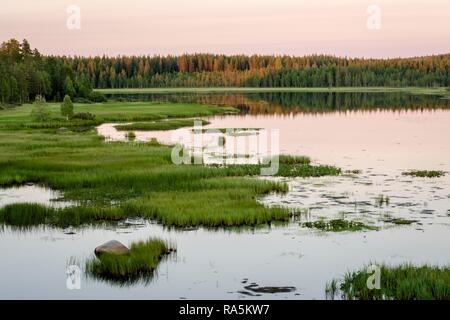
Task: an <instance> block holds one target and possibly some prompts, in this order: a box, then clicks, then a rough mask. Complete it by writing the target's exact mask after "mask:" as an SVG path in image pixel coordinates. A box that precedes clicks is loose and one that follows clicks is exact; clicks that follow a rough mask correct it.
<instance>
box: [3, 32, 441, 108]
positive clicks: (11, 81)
mask: <svg viewBox="0 0 450 320" xmlns="http://www.w3.org/2000/svg"><path fill="white" fill-rule="evenodd" d="M366 86H367V87H369V86H393V87H400V86H420V87H431V86H450V54H443V55H434V56H427V57H417V58H396V59H351V58H338V57H334V56H325V55H312V56H305V57H292V56H259V55H252V56H246V55H234V56H225V55H216V54H186V55H182V56H119V57H106V56H102V57H66V56H62V57H61V56H60V57H58V56H43V55H41V54H40V53H39V51H38V50H36V49H31V47H30V44H29V43H28V41H26V40H23V41H22V42H19V41H17V40H14V39H12V40H9V41H7V42H4V43H3V44H2V45H1V48H0V95H1V99H0V101H1V103H2V104H20V103H23V102H27V101H30V100H32V99H33V98H34V97H35V96H36V95H37V94H40V95H43V96H45V97H46V98H47V99H51V100H56V101H60V100H62V98H63V97H64V96H65V95H66V94H67V95H69V96H71V97H72V98H74V99H75V100H91V101H100V100H102V99H103V97H102V96H101V95H100V94H98V93H93V92H92V88H144V87H366Z"/></svg>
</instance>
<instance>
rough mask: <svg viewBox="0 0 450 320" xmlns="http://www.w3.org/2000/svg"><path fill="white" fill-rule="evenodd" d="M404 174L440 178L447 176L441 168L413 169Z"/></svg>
mask: <svg viewBox="0 0 450 320" xmlns="http://www.w3.org/2000/svg"><path fill="white" fill-rule="evenodd" d="M402 175H404V176H410V177H420V178H440V177H443V176H445V172H444V171H439V170H412V171H407V172H403V173H402Z"/></svg>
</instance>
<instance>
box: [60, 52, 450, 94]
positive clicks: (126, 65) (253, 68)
mask: <svg viewBox="0 0 450 320" xmlns="http://www.w3.org/2000/svg"><path fill="white" fill-rule="evenodd" d="M64 59H65V61H66V63H68V64H70V66H71V68H72V70H73V71H74V72H75V73H76V74H77V75H78V76H81V77H83V78H85V79H90V81H91V84H92V86H93V87H95V88H141V87H142V88H144V87H335V86H336V87H337V86H352V87H353V86H358V87H360V86H421V87H431V86H449V85H450V76H449V73H450V70H449V69H450V54H445V55H435V56H428V57H419V58H405V59H400V58H399V59H349V58H337V57H332V56H323V55H314V56H306V57H291V56H257V55H254V56H245V55H237V56H224V55H212V54H192V55H183V56H178V57H177V56H139V57H137V56H131V57H128V56H123V57H112V58H110V57H90V58H86V57H74V58H64Z"/></svg>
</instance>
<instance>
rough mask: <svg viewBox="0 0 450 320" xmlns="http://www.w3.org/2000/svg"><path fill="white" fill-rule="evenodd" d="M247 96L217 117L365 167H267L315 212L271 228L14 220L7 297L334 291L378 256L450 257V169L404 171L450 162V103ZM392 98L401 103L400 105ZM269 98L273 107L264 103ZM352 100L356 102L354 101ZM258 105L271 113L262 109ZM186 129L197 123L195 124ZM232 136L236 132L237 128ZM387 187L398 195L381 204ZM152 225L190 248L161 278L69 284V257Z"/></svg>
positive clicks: (222, 124)
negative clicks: (306, 174)
mask: <svg viewBox="0 0 450 320" xmlns="http://www.w3.org/2000/svg"><path fill="white" fill-rule="evenodd" d="M230 97H231V98H230ZM319 97H320V96H319ZM166 98H167V97H166ZM191 98H192V97H191ZM244 98H245V101H244V100H242V99H244ZM244 98H242V96H238V95H236V96H233V95H227V96H226V97H225V98H224V97H222V98H221V99H226V101H231V100H233V99H234V100H235V101H238V102H242V103H244V102H245V103H247V104H246V105H245V106H243V105H242V104H241V107H242V109H243V110H247V113H246V114H244V115H230V116H217V117H212V118H209V119H208V120H209V121H210V122H211V124H210V125H208V126H206V127H205V128H263V129H266V130H271V129H280V150H281V152H283V153H289V154H298V155H308V156H311V157H312V158H313V160H314V161H315V162H317V163H323V164H334V165H337V166H340V167H342V168H343V169H344V170H347V169H349V170H352V169H359V170H361V173H359V174H355V175H343V176H339V177H323V178H311V179H281V178H267V179H276V180H283V181H286V182H287V183H288V184H289V187H290V191H289V193H288V194H286V195H269V196H267V197H264V198H261V199H259V201H261V202H262V203H264V204H266V205H269V206H270V205H283V206H287V207H289V208H296V209H302V212H303V214H302V215H301V216H300V217H299V218H298V219H300V220H299V221H292V222H291V223H289V224H288V225H284V226H276V227H271V228H269V227H265V228H260V229H256V230H248V229H247V230H241V231H240V232H237V231H223V230H222V231H220V230H205V229H202V228H200V229H195V230H190V231H188V230H185V231H181V230H169V229H166V228H164V227H162V226H160V225H157V224H152V223H149V222H145V221H139V220H137V221H136V220H134V221H128V223H122V224H121V225H120V226H118V227H108V228H97V229H94V228H84V229H79V230H72V231H75V234H71V233H72V232H67V230H61V229H54V228H49V227H45V228H44V227H41V228H34V229H32V230H28V231H19V230H16V229H12V228H10V227H8V226H3V227H2V228H3V229H2V232H1V233H0V238H1V241H0V255H1V256H2V257H3V258H4V259H3V258H2V264H0V286H1V289H0V298H63V299H78V298H125V299H126V298H144V299H145V298H157V299H163V298H170V299H171V298H173V299H180V298H211V299H216V298H217V299H219V298H222V299H228V298H246V299H248V298H265V299H309V298H316V299H323V298H325V292H324V289H325V285H326V282H328V281H330V280H332V279H333V278H335V277H342V275H343V274H344V273H345V272H347V271H351V270H354V269H359V268H361V267H362V266H363V265H365V264H368V263H370V262H378V263H381V262H387V263H392V264H399V263H404V262H411V263H416V264H421V263H431V264H439V265H444V264H449V263H450V252H449V250H448V243H449V241H450V174H447V175H446V176H444V177H441V178H433V179H429V178H413V177H409V176H403V175H402V172H403V171H405V170H409V169H428V170H430V169H434V170H443V171H450V143H448V141H450V110H447V109H446V106H447V102H442V101H441V100H436V101H437V102H436V101H435V100H433V101H434V102H433V101H431V102H430V101H429V100H428V99H429V98H423V97H422V96H418V98H417V101H416V100H414V97H410V96H408V97H406V98H405V97H399V96H396V97H390V98H386V96H381V97H379V96H372V95H370V96H368V97H365V98H363V97H357V98H354V100H351V97H350V98H349V97H348V96H345V95H344V96H342V97H341V98H339V99H341V100H342V101H347V102H346V103H345V104H342V103H341V104H339V103H337V102H336V99H335V100H334V101H335V102H334V104H333V103H332V102H330V103H328V102H325V101H328V100H329V97H320V98H317V99H319V102H317V101H315V100H314V99H313V98H311V96H309V97H308V96H301V97H296V96H295V95H294V96H289V99H287V98H286V97H285V96H282V95H280V96H277V95H274V96H272V97H271V99H269V98H267V97H264V96H262V98H263V100H264V99H266V98H267V99H266V101H265V102H266V103H264V104H261V103H259V104H256V105H255V104H251V105H249V104H248V101H249V100H250V101H258V100H257V99H258V97H257V98H255V97H254V96H250V97H249V96H245V97H244ZM259 98H261V96H259ZM167 99H169V98H167ZM170 99H172V98H170ZM177 99H179V97H178V98H177ZM216 99H217V97H216ZM230 99H231V100H230ZM252 99H253V100H252ZM311 99H312V100H311ZM348 99H350V101H349V100H348ZM386 99H387V100H386ZM389 99H393V100H389ZM411 99H412V100H411ZM433 99H435V98H433ZM267 101H269V102H270V103H269V104H268V105H267ZM274 101H281V102H283V103H278V104H275V103H274ZM321 101H322V102H321ZM332 101H333V100H332ZM386 101H387V102H386ZM263 102H264V101H263ZM296 103H297V104H299V105H297V106H296ZM305 103H307V106H309V107H310V108H312V107H313V106H316V105H319V106H320V104H321V103H324V104H325V106H326V108H324V109H325V110H326V112H319V113H318V112H305V105H304V104H305ZM358 103H359V104H364V105H369V106H370V108H369V109H368V110H369V111H367V110H366V108H362V106H361V108H357V106H358ZM383 103H384V104H386V103H393V105H399V106H400V107H398V108H396V110H397V111H388V110H385V109H384V107H383V106H382V105H383ZM300 104H303V105H300ZM261 105H264V106H265V107H264V108H263V109H258V108H262V107H261ZM330 106H331V107H330ZM408 106H409V107H408ZM412 106H419V107H418V108H417V107H414V108H413V107H412ZM344 107H347V109H351V108H352V110H354V109H356V111H351V112H350V111H342V108H344ZM333 108H334V109H333ZM372 108H376V109H372ZM378 108H382V109H383V110H378ZM316 109H317V108H316ZM336 109H338V110H340V111H339V112H336ZM362 109H364V110H362ZM258 110H260V111H261V113H264V114H258ZM292 110H296V112H293V111H292ZM299 110H301V111H302V112H300V111H299ZM333 110H334V111H333ZM102 129H105V131H102ZM175 131H176V132H178V133H179V132H185V133H187V134H192V131H191V130H190V129H186V128H185V129H179V130H175ZM102 132H103V133H104V134H106V135H107V134H111V136H110V137H109V138H110V139H112V140H114V139H116V138H117V139H119V140H120V137H115V136H114V134H115V131H114V129H112V125H110V124H105V125H103V127H101V128H99V133H102ZM120 134H125V132H122V133H120ZM172 134H173V132H170V131H168V132H161V131H157V132H137V140H138V141H139V140H141V141H147V140H149V139H151V138H152V137H155V138H157V139H158V140H160V141H161V142H164V143H173V142H172V141H171V137H172ZM230 139H231V138H230ZM227 141H228V142H229V143H230V141H232V140H229V137H227ZM0 194H1V192H0ZM380 195H383V197H387V198H388V199H389V203H379V201H378V200H377V199H378V198H379V197H380ZM38 198H39V197H38ZM1 199H2V198H1V195H0V201H6V200H4V199H6V198H5V197H3V200H1ZM8 199H9V200H8V201H11V200H10V199H12V198H10V197H9V198H8ZM24 199H27V198H26V197H25V198H24ZM42 199H46V197H45V196H42ZM321 217H325V218H336V217H337V218H340V217H345V218H346V219H352V220H358V221H363V222H365V223H367V224H371V225H374V226H378V227H380V230H379V231H364V232H343V233H323V232H319V231H315V230H310V229H307V228H303V227H301V226H300V225H299V224H300V223H302V222H304V221H309V220H314V219H319V218H321ZM389 218H404V219H409V220H415V222H414V223H412V224H410V225H394V224H392V223H389V222H386V221H385V220H388V219H389ZM151 236H160V237H162V238H163V239H167V240H169V241H172V242H174V243H176V246H177V249H178V250H177V253H176V255H172V256H169V257H168V259H166V260H165V261H163V262H162V263H161V264H160V265H159V268H158V271H157V275H156V276H155V278H154V279H153V280H152V282H151V283H149V284H147V285H143V284H137V285H133V286H130V287H126V288H121V287H118V286H115V285H111V284H108V283H104V282H101V281H98V280H94V279H90V278H85V277H83V278H82V282H81V290H68V289H67V288H66V273H65V271H66V266H67V265H68V264H71V263H73V262H71V261H72V260H74V261H78V262H77V264H79V265H80V266H81V267H82V266H83V261H84V260H85V259H87V258H88V257H90V256H91V255H92V254H93V250H94V248H95V247H96V246H97V245H99V244H101V243H103V242H106V241H108V240H111V239H117V240H119V241H122V242H124V243H125V244H130V243H131V242H133V241H137V240H143V239H146V238H148V237H151ZM252 283H256V284H257V285H258V286H259V287H295V290H293V291H289V290H287V291H289V292H280V293H261V292H259V293H258V292H255V290H254V291H252V290H251V289H252V288H255V287H254V286H252ZM249 285H250V287H249ZM246 287H247V288H246ZM256 291H257V290H256Z"/></svg>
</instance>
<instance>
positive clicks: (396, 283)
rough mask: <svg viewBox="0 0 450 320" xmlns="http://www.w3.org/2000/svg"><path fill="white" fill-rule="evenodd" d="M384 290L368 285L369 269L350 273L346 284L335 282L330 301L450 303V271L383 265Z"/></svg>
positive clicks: (382, 281) (426, 266)
mask: <svg viewBox="0 0 450 320" xmlns="http://www.w3.org/2000/svg"><path fill="white" fill-rule="evenodd" d="M379 267H380V275H381V277H380V289H376V290H373V289H370V288H368V285H367V280H368V277H369V276H370V275H371V274H372V273H368V272H367V269H368V268H367V267H364V268H362V269H360V270H358V271H353V272H348V273H347V274H345V276H344V277H343V279H342V280H336V279H334V280H332V281H331V282H329V283H328V285H327V286H326V289H325V290H326V292H327V294H328V295H329V297H334V296H336V295H340V296H341V297H342V298H343V299H348V300H392V299H394V300H449V299H450V267H448V266H443V267H438V266H431V265H422V266H414V265H411V264H402V265H397V266H390V265H385V264H382V265H379Z"/></svg>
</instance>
